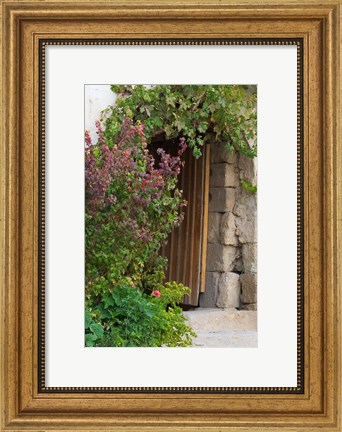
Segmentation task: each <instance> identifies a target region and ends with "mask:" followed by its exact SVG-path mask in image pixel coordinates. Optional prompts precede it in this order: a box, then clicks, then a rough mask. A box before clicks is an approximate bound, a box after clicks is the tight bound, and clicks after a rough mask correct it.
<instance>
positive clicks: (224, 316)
mask: <svg viewBox="0 0 342 432" xmlns="http://www.w3.org/2000/svg"><path fill="white" fill-rule="evenodd" d="M184 315H185V316H186V317H187V318H188V320H189V323H190V325H191V327H192V328H193V329H194V331H195V332H196V333H197V338H195V339H194V340H193V344H194V345H193V346H194V347H198V348H204V347H208V348H209V347H210V348H214V347H216V348H223V347H226V348H256V347H257V346H258V339H257V312H256V311H238V310H236V309H218V308H215V309H209V308H197V309H193V310H189V311H186V312H184Z"/></svg>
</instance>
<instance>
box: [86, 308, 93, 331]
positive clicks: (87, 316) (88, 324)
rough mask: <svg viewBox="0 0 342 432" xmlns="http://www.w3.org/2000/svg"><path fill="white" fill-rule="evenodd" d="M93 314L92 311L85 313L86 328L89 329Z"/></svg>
mask: <svg viewBox="0 0 342 432" xmlns="http://www.w3.org/2000/svg"><path fill="white" fill-rule="evenodd" d="M91 321H92V320H91V315H90V312H88V311H86V313H85V328H86V329H88V328H89V326H90V323H91Z"/></svg>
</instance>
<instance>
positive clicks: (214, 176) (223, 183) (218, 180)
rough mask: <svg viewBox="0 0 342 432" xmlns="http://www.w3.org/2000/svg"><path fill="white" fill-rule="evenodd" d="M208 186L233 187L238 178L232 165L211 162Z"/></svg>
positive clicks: (236, 183)
mask: <svg viewBox="0 0 342 432" xmlns="http://www.w3.org/2000/svg"><path fill="white" fill-rule="evenodd" d="M209 184H210V187H235V186H237V185H238V178H237V176H236V174H235V169H234V166H233V165H229V164H228V163H217V164H211V166H210V180H209Z"/></svg>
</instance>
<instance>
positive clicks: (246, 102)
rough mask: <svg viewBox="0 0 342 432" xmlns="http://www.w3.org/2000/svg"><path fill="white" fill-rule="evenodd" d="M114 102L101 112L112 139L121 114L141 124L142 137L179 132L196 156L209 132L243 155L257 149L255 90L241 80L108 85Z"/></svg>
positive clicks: (174, 135)
mask: <svg viewBox="0 0 342 432" xmlns="http://www.w3.org/2000/svg"><path fill="white" fill-rule="evenodd" d="M111 89H112V91H113V92H115V93H116V94H117V99H116V101H115V104H114V105H112V106H110V107H108V108H107V110H105V111H104V112H103V118H102V120H103V121H104V123H105V131H104V135H105V138H106V141H107V143H110V142H111V143H114V142H115V141H116V139H117V137H118V135H119V133H120V130H121V125H122V123H123V121H124V118H125V117H131V118H133V119H134V121H138V120H139V121H141V122H142V123H143V124H144V125H145V135H146V139H147V142H151V141H152V140H153V139H155V138H158V136H160V137H161V138H163V139H167V140H168V139H174V138H179V137H184V138H185V140H186V143H187V145H188V146H189V147H190V148H192V151H193V154H194V156H195V157H196V158H198V157H200V156H201V154H202V152H201V148H202V147H203V145H204V143H205V142H206V141H207V140H208V139H211V138H212V137H214V138H215V139H216V140H221V141H223V142H225V143H226V150H227V151H228V152H233V151H234V150H236V151H239V152H241V153H243V154H244V155H246V156H248V157H251V158H253V157H255V156H256V154H257V144H256V122H257V115H256V91H255V87H252V86H244V85H154V86H143V85H112V86H111Z"/></svg>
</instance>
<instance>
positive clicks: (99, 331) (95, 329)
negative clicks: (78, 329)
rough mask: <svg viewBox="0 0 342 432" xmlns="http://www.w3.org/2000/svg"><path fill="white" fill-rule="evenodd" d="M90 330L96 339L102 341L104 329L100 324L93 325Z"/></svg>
mask: <svg viewBox="0 0 342 432" xmlns="http://www.w3.org/2000/svg"><path fill="white" fill-rule="evenodd" d="M90 330H91V331H92V332H93V333H94V334H95V335H96V338H98V339H101V338H102V336H103V333H104V331H103V328H102V326H100V324H91V325H90Z"/></svg>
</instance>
